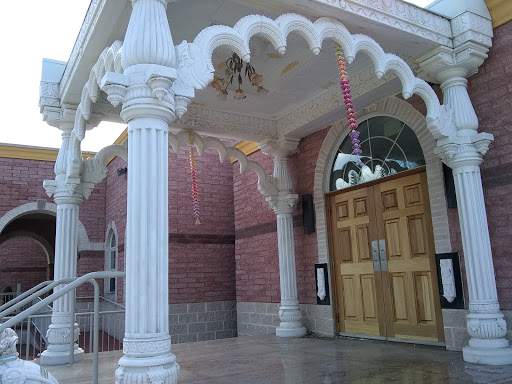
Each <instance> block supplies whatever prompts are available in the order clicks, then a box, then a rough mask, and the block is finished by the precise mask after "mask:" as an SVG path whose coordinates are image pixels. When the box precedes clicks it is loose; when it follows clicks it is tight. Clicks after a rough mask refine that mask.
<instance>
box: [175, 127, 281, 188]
mask: <svg viewBox="0 0 512 384" xmlns="http://www.w3.org/2000/svg"><path fill="white" fill-rule="evenodd" d="M190 135H193V137H194V146H195V147H196V148H197V152H198V153H199V155H202V154H203V152H204V151H205V150H206V149H208V148H212V149H215V150H216V151H217V152H218V153H219V159H220V162H221V163H223V162H224V161H225V160H226V159H227V158H229V157H234V158H235V159H237V160H238V164H240V173H244V172H246V171H252V172H254V173H255V174H256V176H258V191H259V192H260V193H261V194H262V195H263V196H265V197H268V196H274V195H277V179H276V178H275V177H273V176H271V175H267V174H266V173H265V168H263V166H262V165H261V164H259V163H257V162H256V161H253V160H249V158H248V157H247V156H246V155H245V153H243V152H242V151H241V150H239V149H238V148H235V147H226V146H225V145H224V143H222V141H220V140H219V139H215V138H213V137H201V136H200V135H198V134H197V133H195V132H193V131H180V132H178V133H176V134H173V133H171V132H169V144H170V145H171V147H172V149H173V150H174V152H176V153H178V152H179V150H180V147H181V145H182V144H184V143H189V137H190Z"/></svg>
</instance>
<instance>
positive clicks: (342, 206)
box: [328, 172, 444, 341]
mask: <svg viewBox="0 0 512 384" xmlns="http://www.w3.org/2000/svg"><path fill="white" fill-rule="evenodd" d="M328 209H329V212H330V214H329V240H330V241H329V244H330V252H331V257H332V258H333V260H334V265H333V267H332V271H333V275H334V279H335V284H334V287H333V289H334V291H335V295H336V298H337V299H336V301H335V309H336V311H337V313H338V314H339V323H338V329H339V330H340V331H341V332H345V333H350V334H361V335H376V336H385V337H390V338H404V339H416V340H430V341H442V340H443V339H444V336H443V328H442V318H441V309H440V305H439V300H438V299H437V293H436V292H437V291H436V290H437V284H438V283H437V275H436V273H433V272H432V271H434V272H435V257H434V242H433V235H432V229H431V217H430V206H429V201H428V189H427V184H426V176H425V173H424V172H423V173H417V174H413V175H409V176H404V177H402V178H398V179H394V180H391V181H387V182H383V183H380V184H376V185H373V186H370V187H366V188H360V189H356V190H351V191H349V192H345V193H339V194H334V195H331V196H329V198H328ZM380 239H384V242H385V248H386V249H385V251H386V254H385V255H384V256H381V257H384V258H385V261H386V262H387V270H384V271H380V270H375V271H374V257H373V256H374V255H373V254H372V242H373V241H379V240H380ZM384 242H383V243H384ZM380 255H381V254H377V255H376V256H377V263H376V268H379V265H380V266H381V267H384V268H385V265H386V263H384V262H381V263H379V261H378V260H379V256H380ZM382 255H383V254H382ZM385 269H386V268H385Z"/></svg>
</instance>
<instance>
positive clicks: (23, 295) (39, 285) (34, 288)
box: [0, 280, 53, 316]
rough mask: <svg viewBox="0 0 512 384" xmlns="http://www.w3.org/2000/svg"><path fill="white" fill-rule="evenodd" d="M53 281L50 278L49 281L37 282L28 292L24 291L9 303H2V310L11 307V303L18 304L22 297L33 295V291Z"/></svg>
mask: <svg viewBox="0 0 512 384" xmlns="http://www.w3.org/2000/svg"><path fill="white" fill-rule="evenodd" d="M52 282H53V280H48V281H43V282H42V283H39V284H37V285H36V286H35V287H32V288H31V289H29V290H28V291H26V292H23V293H22V294H21V295H19V296H16V297H15V298H13V299H12V300H9V301H8V302H7V303H5V304H3V305H0V311H3V310H4V309H5V308H10V307H11V305H14V304H16V303H17V302H18V301H20V300H21V299H24V298H25V297H27V296H29V295H31V294H32V293H34V292H35V291H37V290H38V289H39V288H41V287H44V286H45V285H48V284H51V283H52ZM0 316H1V313H0Z"/></svg>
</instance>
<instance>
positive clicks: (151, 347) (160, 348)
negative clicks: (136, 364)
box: [123, 336, 171, 357]
mask: <svg viewBox="0 0 512 384" xmlns="http://www.w3.org/2000/svg"><path fill="white" fill-rule="evenodd" d="M170 350H171V337H170V336H167V337H165V338H163V339H160V340H159V339H157V338H154V339H147V340H134V339H127V338H125V339H124V340H123V352H124V353H125V354H136V355H137V356H138V357H141V356H155V354H158V353H165V352H169V351H170Z"/></svg>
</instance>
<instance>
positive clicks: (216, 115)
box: [173, 105, 276, 140]
mask: <svg viewBox="0 0 512 384" xmlns="http://www.w3.org/2000/svg"><path fill="white" fill-rule="evenodd" d="M173 126H175V127H178V128H181V129H190V128H192V129H193V130H194V131H197V130H204V131H207V132H210V133H225V134H230V135H232V136H233V135H235V136H236V134H239V135H240V138H245V139H246V140H247V139H252V140H258V139H261V138H263V137H268V136H275V135H276V126H275V122H274V121H273V120H270V119H263V118H258V117H252V116H247V115H240V114H236V113H230V112H221V111H214V110H209V109H207V108H203V107H198V106H197V105H189V107H188V109H187V113H185V114H184V115H183V117H182V118H181V119H180V120H177V121H175V122H174V123H173Z"/></svg>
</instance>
